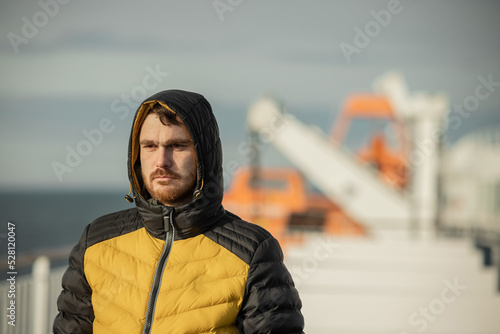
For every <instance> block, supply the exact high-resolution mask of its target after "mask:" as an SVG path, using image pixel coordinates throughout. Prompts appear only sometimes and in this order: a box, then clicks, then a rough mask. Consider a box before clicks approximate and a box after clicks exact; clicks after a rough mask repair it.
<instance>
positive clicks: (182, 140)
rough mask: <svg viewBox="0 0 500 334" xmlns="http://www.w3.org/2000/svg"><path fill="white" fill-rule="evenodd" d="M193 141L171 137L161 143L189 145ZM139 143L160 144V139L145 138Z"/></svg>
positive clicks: (164, 144)
mask: <svg viewBox="0 0 500 334" xmlns="http://www.w3.org/2000/svg"><path fill="white" fill-rule="evenodd" d="M192 142H193V141H192V140H190V139H180V138H179V139H175V138H174V139H170V140H167V141H166V142H163V143H161V144H162V146H169V145H188V144H191V143H192ZM139 144H140V145H141V146H142V145H150V144H155V145H156V144H158V141H156V140H152V139H143V140H141V141H139Z"/></svg>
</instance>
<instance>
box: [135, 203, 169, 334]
mask: <svg viewBox="0 0 500 334" xmlns="http://www.w3.org/2000/svg"><path fill="white" fill-rule="evenodd" d="M173 212H174V210H172V211H170V215H169V216H165V217H163V224H164V226H165V233H166V236H165V246H164V247H163V252H162V254H161V256H160V259H159V260H158V264H157V265H156V272H155V277H154V280H153V286H152V287H151V293H150V295H149V301H148V310H147V313H146V320H145V322H144V330H143V331H142V333H143V334H149V333H151V328H152V327H153V318H154V313H155V307H156V300H157V299H158V293H159V292H160V284H161V279H162V277H163V270H164V269H165V265H166V264H167V260H168V256H169V255H170V251H171V250H172V244H173V242H174V232H175V229H174V224H173Z"/></svg>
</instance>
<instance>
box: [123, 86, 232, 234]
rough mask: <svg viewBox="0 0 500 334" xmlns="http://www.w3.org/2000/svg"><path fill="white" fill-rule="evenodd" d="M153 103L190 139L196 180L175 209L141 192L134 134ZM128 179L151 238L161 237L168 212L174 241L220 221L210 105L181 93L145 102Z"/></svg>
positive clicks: (218, 153)
mask: <svg viewBox="0 0 500 334" xmlns="http://www.w3.org/2000/svg"><path fill="white" fill-rule="evenodd" d="M156 103H159V104H161V105H162V106H164V107H165V108H167V109H170V110H172V111H173V112H175V113H176V114H177V115H178V116H179V118H180V119H181V120H182V122H183V123H184V125H185V126H186V128H187V130H188V131H189V134H190V135H191V139H192V140H193V143H194V148H195V152H196V160H197V170H198V180H197V184H196V189H195V191H194V192H193V197H192V200H191V201H190V202H189V203H187V204H183V205H181V206H178V207H175V208H173V207H168V206H164V205H162V204H160V203H158V202H156V201H154V200H149V199H150V195H149V193H148V192H147V190H146V189H145V187H144V182H143V180H142V176H141V172H140V170H141V169H140V159H139V149H140V147H139V142H138V141H139V132H140V129H141V126H142V123H143V122H144V119H145V118H146V115H147V114H148V112H149V111H150V110H151V109H152V107H153V106H154V105H155V104H156ZM128 177H129V181H130V185H131V190H132V193H133V197H134V199H135V203H136V206H137V208H138V209H139V212H140V214H141V215H142V217H143V218H144V225H145V226H146V228H147V229H148V231H149V232H150V233H151V234H152V235H153V236H155V237H158V238H163V237H164V236H165V231H164V225H163V217H165V216H167V215H169V214H170V211H172V210H173V211H174V212H173V217H174V227H175V228H176V238H177V239H184V238H189V237H193V236H196V235H198V234H200V233H203V232H204V231H206V230H207V229H208V228H210V227H211V226H212V225H213V224H215V223H216V222H217V221H218V220H219V219H220V218H222V216H224V209H223V207H222V196H223V192H224V184H223V179H222V146H221V142H220V138H219V128H218V126H217V121H216V120H215V117H214V115H213V113H212V107H211V106H210V103H208V101H207V100H206V99H205V98H204V97H203V96H202V95H200V94H197V93H192V92H187V91H182V90H165V91H162V92H159V93H156V94H154V95H153V96H151V97H149V98H147V99H146V100H144V102H142V103H141V105H140V106H139V108H138V109H137V111H136V113H135V116H134V121H133V124H132V131H131V134H130V140H129V149H128Z"/></svg>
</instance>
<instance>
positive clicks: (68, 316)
mask: <svg viewBox="0 0 500 334" xmlns="http://www.w3.org/2000/svg"><path fill="white" fill-rule="evenodd" d="M87 233H88V226H87V228H86V229H85V231H84V232H83V234H82V236H81V238H80V241H79V242H78V244H77V245H76V246H75V247H74V248H73V250H72V251H71V253H70V257H69V267H68V269H67V270H66V272H65V273H64V276H63V278H62V287H63V290H62V292H61V294H60V295H59V298H58V299H57V309H58V310H59V314H58V315H57V316H56V318H55V320H54V327H53V331H54V333H55V334H63V333H64V334H66V333H72V334H90V333H92V322H93V321H94V310H93V309H92V301H91V296H92V289H91V288H90V286H89V284H88V282H87V279H86V278H85V273H84V270H83V257H84V255H85V250H86V248H87Z"/></svg>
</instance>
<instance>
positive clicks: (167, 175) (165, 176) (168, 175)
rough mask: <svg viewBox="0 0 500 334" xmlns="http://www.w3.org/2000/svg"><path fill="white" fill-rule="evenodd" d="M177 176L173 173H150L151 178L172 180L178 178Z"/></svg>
mask: <svg viewBox="0 0 500 334" xmlns="http://www.w3.org/2000/svg"><path fill="white" fill-rule="evenodd" d="M178 178H179V177H178V176H177V175H175V174H174V173H165V172H160V173H154V174H153V175H151V180H174V179H178Z"/></svg>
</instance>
